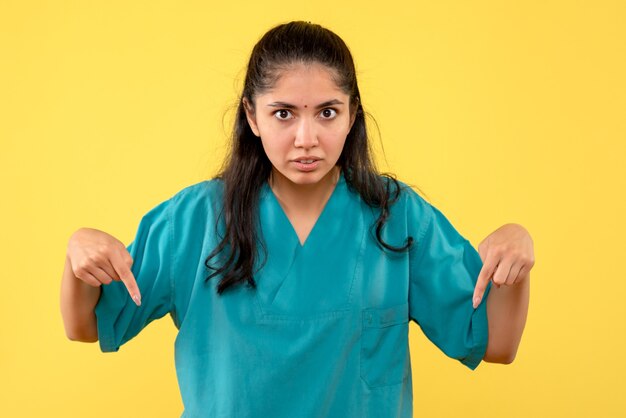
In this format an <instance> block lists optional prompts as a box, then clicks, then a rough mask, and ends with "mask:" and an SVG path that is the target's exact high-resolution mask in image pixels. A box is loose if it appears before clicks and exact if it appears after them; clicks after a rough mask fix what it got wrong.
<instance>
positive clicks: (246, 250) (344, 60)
mask: <svg viewBox="0 0 626 418" xmlns="http://www.w3.org/2000/svg"><path fill="white" fill-rule="evenodd" d="M295 63H303V64H305V65H306V64H323V65H324V66H326V67H327V68H329V69H332V70H334V71H333V74H334V75H335V79H334V81H335V82H336V83H337V86H338V87H339V88H341V89H342V90H343V92H344V93H345V94H348V95H349V96H350V112H351V115H354V113H353V112H356V115H355V121H354V124H353V126H352V128H351V130H350V132H349V133H348V136H347V138H346V142H345V145H344V148H343V150H342V153H341V155H340V156H339V160H338V161H337V165H338V166H339V168H340V170H341V171H342V173H343V175H344V178H345V180H346V183H347V185H348V186H349V187H350V189H351V190H353V191H356V192H357V193H358V194H359V195H360V196H361V198H362V199H363V201H364V202H366V203H367V204H368V205H369V206H370V207H375V208H380V214H379V216H378V219H377V220H376V222H375V223H374V225H373V227H375V235H376V239H377V243H378V245H379V246H380V247H381V249H383V250H384V249H387V250H390V251H394V252H401V251H406V250H408V249H409V248H410V247H411V246H412V244H413V237H410V236H409V237H408V238H407V239H406V241H405V243H404V245H402V246H400V247H395V246H392V245H390V244H388V243H386V242H384V241H383V239H382V237H381V232H382V228H383V226H384V224H385V222H386V221H387V218H388V217H389V207H390V206H391V205H392V204H393V203H394V202H395V201H396V200H397V199H398V196H399V195H400V184H399V182H398V181H397V180H396V179H395V177H394V176H393V175H390V174H379V173H378V172H377V170H376V167H375V164H374V161H373V158H372V150H371V148H370V144H369V140H368V135H367V130H366V126H365V113H364V111H363V105H362V101H361V97H360V94H359V87H358V85H357V79H356V70H355V66H354V62H353V60H352V54H351V53H350V50H349V49H348V47H347V45H346V44H345V43H344V41H343V40H342V39H341V38H340V37H339V36H337V35H336V34H335V33H333V32H332V31H330V30H328V29H326V28H324V27H322V26H320V25H317V24H313V23H310V22H303V21H294V22H290V23H286V24H281V25H278V26H276V27H274V28H272V29H270V30H269V31H268V32H267V33H266V34H265V35H263V37H262V38H261V39H260V40H259V41H258V42H257V44H256V45H255V46H254V48H253V50H252V54H251V56H250V60H249V62H248V67H247V71H246V77H245V81H244V86H243V92H242V94H241V97H240V98H239V104H238V107H237V114H236V119H235V122H234V129H233V133H232V141H231V146H230V150H229V153H228V156H227V157H226V159H225V161H224V165H223V166H222V169H221V171H220V173H219V174H218V175H217V176H216V177H215V178H216V179H220V180H221V181H222V182H223V187H224V201H223V208H222V212H221V214H220V217H222V216H223V217H224V224H225V231H224V234H223V237H221V241H220V243H219V244H218V245H217V247H216V248H215V249H214V250H213V251H212V252H211V254H210V255H209V256H208V257H207V259H206V261H205V265H206V267H207V268H208V269H210V270H213V272H212V273H211V274H210V275H209V276H208V277H207V278H206V281H208V280H210V279H211V278H213V277H215V276H222V280H221V281H220V283H219V285H218V287H217V292H218V294H221V293H222V292H223V291H224V290H226V289H227V288H228V287H230V286H233V285H236V284H238V283H243V282H247V283H248V284H249V285H250V286H252V287H254V288H255V287H256V283H255V281H254V273H255V271H254V266H255V262H256V257H257V252H258V248H257V242H258V241H257V239H258V236H257V227H258V222H259V220H258V201H259V192H260V189H261V187H262V185H263V183H264V182H265V181H267V179H268V178H269V175H270V173H271V170H272V164H271V162H270V161H269V159H268V158H267V156H266V154H265V151H264V150H263V145H262V143H261V141H259V140H258V138H257V137H256V136H255V135H254V133H253V132H252V130H251V128H250V126H249V125H248V121H247V119H246V112H245V108H244V98H245V99H246V100H247V101H248V102H249V103H251V104H252V106H254V103H255V101H254V99H255V97H256V96H258V95H260V94H263V93H264V92H266V91H267V90H268V89H271V88H272V86H273V85H274V83H275V82H276V81H277V79H278V77H279V76H280V73H281V71H283V70H285V69H288V68H289V67H290V66H291V65H293V64H295ZM253 110H254V109H253ZM218 223H219V222H218ZM216 231H217V227H216ZM260 244H261V247H262V249H263V251H265V249H266V248H265V244H264V243H263V242H262V241H261V242H260ZM262 264H263V263H262ZM262 264H261V265H262Z"/></svg>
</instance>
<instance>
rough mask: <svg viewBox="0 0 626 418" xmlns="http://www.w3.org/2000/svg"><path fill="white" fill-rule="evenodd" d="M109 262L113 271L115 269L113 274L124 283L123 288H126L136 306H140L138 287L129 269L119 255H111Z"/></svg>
mask: <svg viewBox="0 0 626 418" xmlns="http://www.w3.org/2000/svg"><path fill="white" fill-rule="evenodd" d="M111 262H112V263H111V264H112V265H113V269H115V272H116V273H117V275H118V276H119V277H120V279H121V280H122V282H123V283H124V286H126V289H127V290H128V293H129V294H130V297H131V298H132V300H133V301H134V302H135V304H136V305H137V306H141V293H140V292H139V286H137V281H136V280H135V276H133V272H132V271H131V270H130V267H128V265H127V264H126V263H125V262H124V260H122V258H121V257H120V255H119V254H115V255H112V256H111Z"/></svg>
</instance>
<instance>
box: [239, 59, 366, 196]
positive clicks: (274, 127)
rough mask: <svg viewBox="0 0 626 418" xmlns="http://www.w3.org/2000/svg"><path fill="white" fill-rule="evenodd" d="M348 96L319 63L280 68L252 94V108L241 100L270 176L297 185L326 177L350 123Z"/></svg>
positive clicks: (339, 152) (333, 165) (338, 152)
mask: <svg viewBox="0 0 626 418" xmlns="http://www.w3.org/2000/svg"><path fill="white" fill-rule="evenodd" d="M349 99H350V98H349V96H348V95H347V94H345V93H344V92H343V91H342V90H341V89H340V88H339V87H337V85H336V84H335V82H334V81H333V79H332V78H331V73H330V72H329V70H328V69H327V67H324V66H323V65H321V64H309V65H303V64H297V65H294V66H292V67H289V69H287V70H284V71H283V72H282V73H281V74H280V77H279V78H278V80H277V82H276V83H275V85H274V87H273V88H272V89H271V90H268V91H266V92H265V93H264V94H262V95H258V96H257V97H256V101H255V108H254V111H252V109H251V106H250V105H249V103H248V102H247V100H245V99H244V105H245V106H246V114H247V118H248V123H249V124H250V128H251V129H252V132H254V134H255V135H256V136H258V137H260V138H261V142H262V143H263V149H264V150H265V153H266V154H267V157H268V158H269V160H270V161H271V163H272V165H273V166H274V168H273V170H274V174H281V175H282V176H280V177H284V178H286V179H288V180H289V181H291V182H293V183H295V184H301V185H305V184H313V183H317V182H319V181H320V180H321V179H322V178H324V176H325V175H326V174H328V173H329V172H330V170H331V169H332V168H333V167H335V164H336V163H337V160H338V159H339V156H340V155H341V151H342V150H343V146H344V144H345V142H346V137H347V135H348V132H350V128H351V127H352V124H353V123H354V118H353V117H351V115H350V111H349V110H350V101H349ZM276 171H277V172H278V173H276Z"/></svg>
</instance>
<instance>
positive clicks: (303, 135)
mask: <svg viewBox="0 0 626 418" xmlns="http://www.w3.org/2000/svg"><path fill="white" fill-rule="evenodd" d="M317 144H318V141H317V132H316V129H315V123H314V122H312V121H310V120H308V119H307V118H302V119H300V123H299V124H298V128H297V130H296V137H295V139H294V145H295V146H296V147H297V148H312V147H315V146H317Z"/></svg>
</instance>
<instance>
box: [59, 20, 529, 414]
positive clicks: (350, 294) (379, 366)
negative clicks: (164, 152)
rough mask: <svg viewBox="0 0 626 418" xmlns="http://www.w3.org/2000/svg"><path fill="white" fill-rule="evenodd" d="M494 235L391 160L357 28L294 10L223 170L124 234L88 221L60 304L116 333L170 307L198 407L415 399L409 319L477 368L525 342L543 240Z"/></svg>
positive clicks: (519, 232)
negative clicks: (418, 185) (351, 30)
mask: <svg viewBox="0 0 626 418" xmlns="http://www.w3.org/2000/svg"><path fill="white" fill-rule="evenodd" d="M478 249H479V252H480V253H479V252H477V251H476V250H475V249H474V248H473V247H472V246H471V244H470V243H469V241H468V240H466V239H465V238H464V237H463V236H462V235H460V234H459V233H458V232H457V230H456V229H455V228H454V227H453V226H452V225H451V224H450V222H449V221H448V220H447V219H446V217H445V216H444V215H443V214H442V213H441V212H440V211H439V210H438V209H437V208H435V207H434V206H432V205H431V204H429V203H428V202H426V201H425V200H424V199H423V198H422V197H420V196H419V195H418V194H417V193H416V192H414V191H413V190H412V189H411V188H409V187H407V186H406V185H405V184H404V183H402V182H400V181H398V180H395V179H394V178H392V177H390V176H386V175H380V174H379V173H377V171H376V170H375V167H374V164H373V161H372V156H371V153H370V149H369V144H368V135H367V131H366V125H365V119H364V110H363V105H362V101H361V97H360V94H359V88H358V85H357V80H356V76H355V67H354V63H353V60H352V57H351V54H350V52H349V50H348V48H347V46H346V45H345V43H344V42H343V41H342V40H341V39H340V38H339V37H338V36H337V35H336V34H334V33H333V32H331V31H330V30H328V29H325V28H323V27H321V26H319V25H315V24H311V23H306V22H291V23H288V24H284V25H279V26H277V27H275V28H273V29H271V30H270V31H269V32H267V33H266V34H265V35H264V36H263V37H262V38H261V40H260V41H259V42H258V43H257V44H256V46H255V47H254V49H253V51H252V55H251V57H250V61H249V63H248V68H247V74H246V78H245V85H244V88H243V92H242V94H241V100H240V103H239V108H238V112H237V119H236V121H235V126H234V132H233V143H232V150H231V153H230V155H229V157H228V158H227V161H226V163H225V165H224V168H223V169H222V171H221V173H220V174H219V176H217V177H216V178H214V179H211V180H207V181H203V182H200V183H197V184H194V185H191V186H188V187H186V188H184V189H182V190H181V191H179V192H178V193H176V194H175V195H173V196H172V197H171V198H169V199H168V200H166V201H164V202H162V203H160V204H158V205H157V206H155V207H154V208H152V209H151V210H150V211H149V212H148V213H147V214H146V215H145V216H144V217H143V218H142V220H141V222H140V224H139V228H138V232H137V235H136V238H135V240H134V241H133V242H132V243H131V244H130V245H129V246H128V248H126V247H125V246H124V244H122V243H121V242H119V241H118V240H117V239H115V238H114V237H112V236H110V235H108V234H106V233H104V232H102V231H98V230H95V229H88V228H81V229H79V230H78V231H76V232H75V233H74V234H73V235H72V237H71V238H70V241H69V244H68V250H67V257H66V263H65V272H64V275H63V280H62V292H61V309H62V314H63V318H64V322H65V328H66V332H67V335H68V337H69V338H70V339H72V340H77V341H86V342H93V341H97V340H99V341H100V347H101V349H102V351H105V352H106V351H117V350H118V349H119V347H120V346H121V345H122V344H124V343H125V342H127V341H129V340H130V339H131V338H133V337H134V336H135V335H137V334H138V333H139V332H140V331H141V329H143V327H145V326H146V325H147V324H148V323H150V322H151V321H152V320H154V319H157V318H160V317H162V316H164V315H165V314H167V313H169V314H170V315H171V317H172V319H173V321H174V323H175V325H176V327H177V328H178V329H179V331H178V336H177V338H176V346H175V349H176V370H177V376H178V380H179V385H180V390H181V395H182V400H183V403H184V406H185V411H184V413H183V416H185V417H235V416H236V417H290V418H291V417H341V418H346V417H359V418H362V417H412V384H411V367H410V358H409V347H408V324H409V321H410V320H413V321H415V322H416V323H418V324H419V325H420V327H421V328H422V330H423V331H424V333H425V334H426V336H427V337H428V338H429V339H430V340H431V341H432V342H433V343H434V344H436V345H437V346H438V347H439V348H440V349H441V350H442V351H443V352H444V353H445V354H446V355H448V356H450V357H452V358H455V359H458V360H459V361H460V362H461V363H463V364H465V365H466V366H467V367H469V368H471V369H474V368H476V366H477V365H478V364H479V363H480V362H481V360H485V361H490V362H498V363H510V362H511V361H512V360H513V358H514V356H515V353H516V351H517V347H518V345H519V342H520V339H521V335H522V331H523V328H524V324H525V321H526V313H527V309H528V298H529V280H530V279H529V272H530V269H531V268H532V266H533V264H534V255H533V247H532V240H531V238H530V236H529V234H528V233H527V231H526V230H525V229H524V228H523V227H521V226H520V225H516V224H507V225H504V226H502V227H500V228H498V229H497V230H496V231H495V232H493V233H492V234H490V235H489V236H488V237H487V238H485V240H484V241H483V242H482V243H481V244H480V245H479V247H478ZM491 283H494V284H495V286H494V287H493V288H492V286H491Z"/></svg>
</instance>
